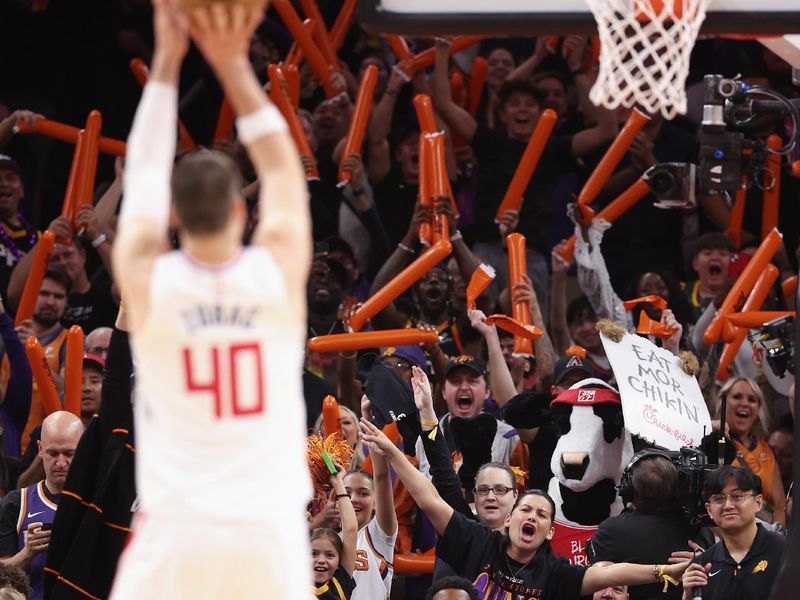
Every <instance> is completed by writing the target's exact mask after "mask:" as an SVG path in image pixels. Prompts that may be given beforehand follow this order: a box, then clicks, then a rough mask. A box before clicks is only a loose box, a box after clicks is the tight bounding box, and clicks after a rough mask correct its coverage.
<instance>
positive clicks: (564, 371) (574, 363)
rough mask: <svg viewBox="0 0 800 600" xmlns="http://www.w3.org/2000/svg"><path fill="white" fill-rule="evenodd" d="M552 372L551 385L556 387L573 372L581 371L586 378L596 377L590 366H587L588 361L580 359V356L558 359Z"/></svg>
mask: <svg viewBox="0 0 800 600" xmlns="http://www.w3.org/2000/svg"><path fill="white" fill-rule="evenodd" d="M553 371H554V378H553V383H555V384H556V385H558V384H559V383H561V382H562V381H563V380H564V377H566V376H567V375H568V374H569V373H572V372H573V371H583V372H584V373H586V377H587V378H589V377H597V373H595V370H594V368H592V365H590V364H589V361H588V360H587V359H585V358H581V357H580V356H565V357H564V358H559V359H558V360H557V361H556V366H555V368H554V370H553Z"/></svg>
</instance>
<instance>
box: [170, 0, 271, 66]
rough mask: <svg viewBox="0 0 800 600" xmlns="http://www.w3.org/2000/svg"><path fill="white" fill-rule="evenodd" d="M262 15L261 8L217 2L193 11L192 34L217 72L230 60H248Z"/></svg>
mask: <svg viewBox="0 0 800 600" xmlns="http://www.w3.org/2000/svg"><path fill="white" fill-rule="evenodd" d="M162 1H164V0H162ZM263 17H264V13H263V9H261V8H256V7H247V6H245V5H244V4H241V3H239V2H234V3H231V4H228V3H224V2H214V3H213V4H209V5H206V6H201V7H198V8H196V9H194V11H192V14H191V15H190V21H189V34H190V35H191V37H192V40H194V43H195V44H197V46H198V48H200V51H201V52H202V53H203V56H204V57H205V58H206V60H207V61H208V62H209V63H210V64H211V66H212V68H214V70H215V71H218V70H220V69H221V68H222V67H223V66H225V65H226V64H227V63H229V62H231V61H236V60H245V61H246V60H247V55H248V51H249V48H250V39H251V37H252V36H253V33H254V32H255V30H256V28H257V27H258V25H259V23H261V20H262V19H263Z"/></svg>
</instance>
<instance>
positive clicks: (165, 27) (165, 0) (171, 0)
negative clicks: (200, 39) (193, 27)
mask: <svg viewBox="0 0 800 600" xmlns="http://www.w3.org/2000/svg"><path fill="white" fill-rule="evenodd" d="M153 31H154V33H155V38H156V47H155V55H154V58H153V61H154V63H155V61H156V60H157V59H158V58H159V57H164V58H169V59H173V60H178V61H180V60H183V57H184V56H186V52H187V50H189V38H188V36H187V31H188V25H187V21H186V15H184V14H183V13H182V12H181V10H180V8H179V7H178V0H153ZM154 70H155V69H154Z"/></svg>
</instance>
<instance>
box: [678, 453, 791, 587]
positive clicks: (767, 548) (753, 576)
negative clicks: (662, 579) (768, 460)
mask: <svg viewBox="0 0 800 600" xmlns="http://www.w3.org/2000/svg"><path fill="white" fill-rule="evenodd" d="M704 493H705V496H706V498H707V499H708V501H707V502H706V509H707V510H708V514H709V515H710V516H711V518H712V519H713V520H714V523H716V525H717V528H718V529H719V535H720V536H721V537H722V539H721V540H720V541H718V542H717V543H716V544H714V545H713V546H712V547H711V548H709V549H708V550H706V551H705V552H703V553H702V554H701V555H699V556H698V557H697V558H696V559H695V560H694V561H693V563H692V564H691V565H690V566H689V568H688V569H687V570H686V572H685V573H684V574H683V589H684V591H683V600H692V597H693V594H694V588H696V587H702V588H703V599H704V600H717V599H720V600H721V599H725V600H728V599H736V600H750V599H753V600H755V599H760V598H769V594H770V590H771V589H772V584H773V582H774V581H775V576H776V575H777V574H778V570H779V569H780V566H781V559H782V557H783V551H784V547H785V546H786V539H785V538H784V537H783V536H782V535H780V534H777V533H773V532H770V531H767V530H766V529H764V528H763V527H762V526H761V525H758V524H756V513H757V512H758V511H759V510H761V507H762V506H763V505H764V497H763V496H762V495H761V480H760V478H759V477H758V476H757V475H754V474H753V472H752V471H750V470H749V469H747V468H745V467H731V466H727V465H726V466H723V467H720V468H719V469H717V470H716V471H714V472H713V473H710V474H709V478H708V479H707V480H706V483H705V489H704Z"/></svg>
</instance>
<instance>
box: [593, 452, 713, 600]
mask: <svg viewBox="0 0 800 600" xmlns="http://www.w3.org/2000/svg"><path fill="white" fill-rule="evenodd" d="M620 497H622V499H623V501H625V502H631V503H632V508H633V510H630V509H626V511H624V512H623V513H622V514H620V515H619V516H617V517H612V518H610V519H606V520H605V521H603V522H602V523H601V524H600V527H598V529H597V531H596V532H595V534H594V536H593V537H592V539H591V540H590V541H589V544H588V546H587V548H586V554H587V555H588V556H589V560H591V561H592V563H594V562H596V561H611V562H633V563H640V564H650V563H665V562H667V561H668V559H669V557H670V554H671V553H672V552H674V551H681V550H682V551H686V550H688V549H689V547H690V545H691V546H692V547H697V546H696V544H694V543H693V542H692V543H691V544H690V540H694V539H696V537H697V533H698V531H697V529H695V528H692V527H690V525H689V522H688V520H687V518H686V516H685V514H684V512H683V510H682V509H681V506H680V502H679V500H678V470H677V468H676V467H675V465H674V464H673V463H672V462H671V461H670V460H669V458H667V457H666V456H664V455H663V454H662V453H660V452H658V451H657V450H643V451H642V452H639V453H637V454H636V455H635V456H634V457H633V458H632V459H631V461H630V462H629V463H628V466H627V467H626V468H625V472H624V473H623V475H622V481H621V483H620ZM629 594H630V600H645V599H650V598H653V599H655V598H659V599H661V600H679V599H680V597H681V590H680V587H677V586H676V587H672V586H670V587H669V589H668V590H667V592H666V593H662V585H661V584H650V585H641V586H634V587H631V588H630V590H629Z"/></svg>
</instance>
